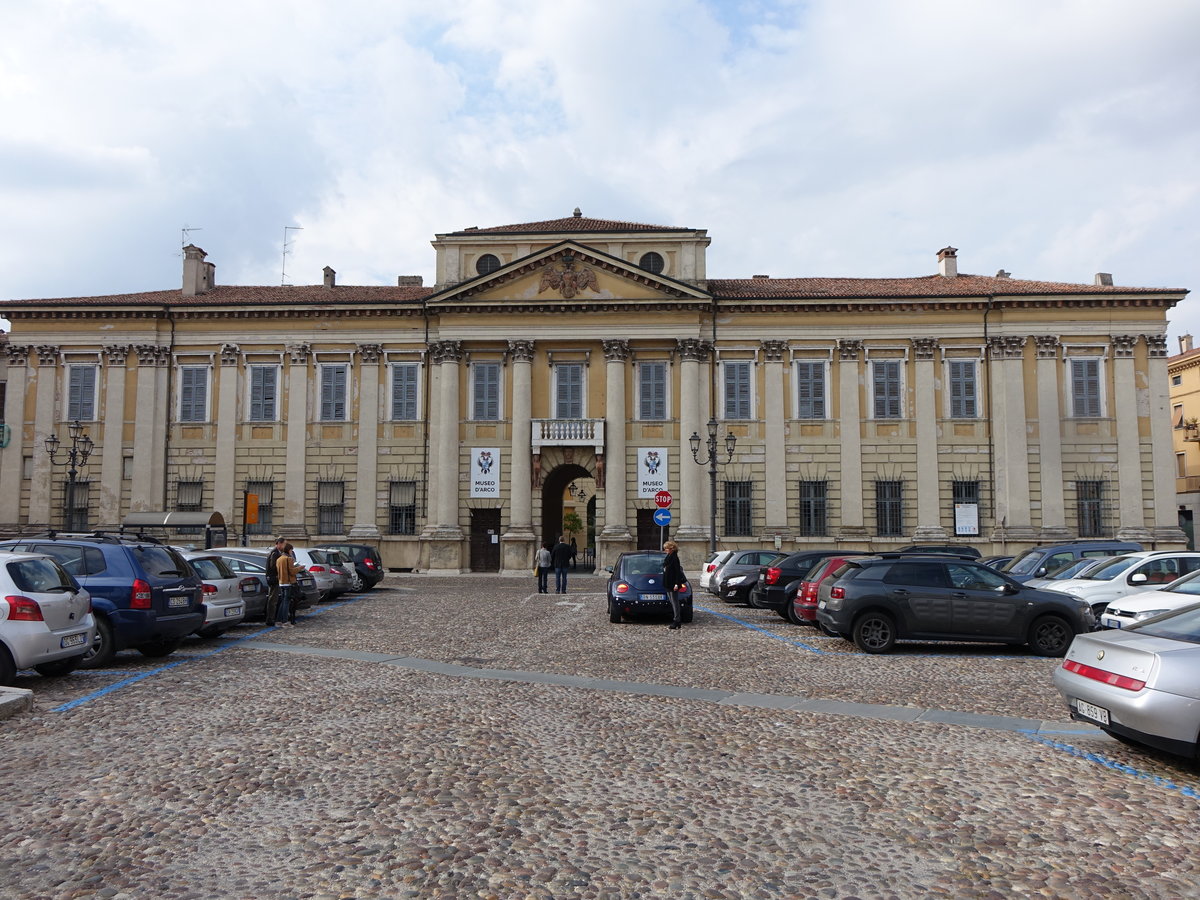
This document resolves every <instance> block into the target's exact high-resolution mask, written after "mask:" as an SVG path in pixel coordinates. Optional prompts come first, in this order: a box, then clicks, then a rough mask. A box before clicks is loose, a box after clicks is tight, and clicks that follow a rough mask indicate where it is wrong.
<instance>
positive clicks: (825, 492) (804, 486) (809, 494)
mask: <svg viewBox="0 0 1200 900" xmlns="http://www.w3.org/2000/svg"><path fill="white" fill-rule="evenodd" d="M828 497H829V482H827V481H802V482H800V535H801V536H802V537H822V536H824V535H826V534H828V533H829V506H828V502H829V501H828Z"/></svg>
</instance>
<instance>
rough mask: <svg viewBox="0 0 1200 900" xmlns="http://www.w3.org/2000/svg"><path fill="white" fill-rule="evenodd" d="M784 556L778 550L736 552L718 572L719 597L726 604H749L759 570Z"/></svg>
mask: <svg viewBox="0 0 1200 900" xmlns="http://www.w3.org/2000/svg"><path fill="white" fill-rule="evenodd" d="M784 555H785V554H783V553H781V552H779V551H778V550H735V551H734V554H733V556H731V557H729V559H728V560H726V561H725V565H723V566H721V568H720V569H719V570H718V571H717V596H718V597H720V598H721V599H722V600H724V601H725V602H726V603H749V602H750V591H751V590H752V589H753V588H754V584H755V582H756V581H757V580H758V572H759V570H760V569H761V568H762V567H763V566H766V565H770V564H771V563H773V562H774V561H775V560H777V559H783V557H784Z"/></svg>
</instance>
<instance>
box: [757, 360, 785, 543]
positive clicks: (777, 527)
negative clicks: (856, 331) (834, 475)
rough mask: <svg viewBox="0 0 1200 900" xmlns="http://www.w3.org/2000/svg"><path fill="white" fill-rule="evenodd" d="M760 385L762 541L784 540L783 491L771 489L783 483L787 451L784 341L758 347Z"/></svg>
mask: <svg viewBox="0 0 1200 900" xmlns="http://www.w3.org/2000/svg"><path fill="white" fill-rule="evenodd" d="M761 347H762V356H763V366H764V384H763V401H764V404H765V405H764V408H765V409H766V410H767V415H766V447H765V448H764V449H765V454H766V460H765V463H766V483H765V485H764V493H765V497H764V503H763V510H764V513H765V515H766V528H765V529H764V532H763V536H762V539H763V540H764V541H770V540H772V539H773V538H775V537H779V538H781V539H784V540H786V539H787V538H788V513H787V491H786V490H781V489H777V488H776V487H775V486H776V485H778V486H782V485H785V484H787V461H786V456H787V451H786V428H787V421H788V419H790V418H791V417H792V416H791V412H790V410H787V409H785V408H784V399H783V397H784V393H783V387H784V378H785V376H786V374H787V366H786V365H785V362H786V357H787V352H788V345H787V341H777V340H769V341H763V342H762V344H761Z"/></svg>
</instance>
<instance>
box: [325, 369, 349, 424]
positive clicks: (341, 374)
mask: <svg viewBox="0 0 1200 900" xmlns="http://www.w3.org/2000/svg"><path fill="white" fill-rule="evenodd" d="M345 418H346V367H345V366H344V365H338V366H323V367H322V368H321V419H322V420H323V421H325V422H342V421H345Z"/></svg>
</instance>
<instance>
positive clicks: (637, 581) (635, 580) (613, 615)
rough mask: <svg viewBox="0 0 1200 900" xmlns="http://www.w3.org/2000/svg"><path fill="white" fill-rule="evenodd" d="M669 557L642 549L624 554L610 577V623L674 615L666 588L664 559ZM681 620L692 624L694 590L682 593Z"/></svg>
mask: <svg viewBox="0 0 1200 900" xmlns="http://www.w3.org/2000/svg"><path fill="white" fill-rule="evenodd" d="M665 558H666V554H665V553H663V552H661V551H658V550H639V551H638V552H636V553H622V554H621V555H620V556H618V557H617V561H616V563H615V564H614V565H613V567H612V572H611V574H610V575H609V577H608V587H607V589H606V590H607V596H608V620H609V621H610V622H620V621H621V619H622V618H625V617H631V616H637V615H644V614H646V613H652V614H658V615H663V614H665V615H672V613H673V611H672V609H671V601H670V599H669V598H668V597H667V591H666V588H665V587H664V586H663V580H662V573H663V559H665ZM679 603H680V618H681V619H683V621H685V622H690V621H692V587H691V585H690V584H689V585H688V586H687V589H686V590H684V591H681V592H680V595H679Z"/></svg>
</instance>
